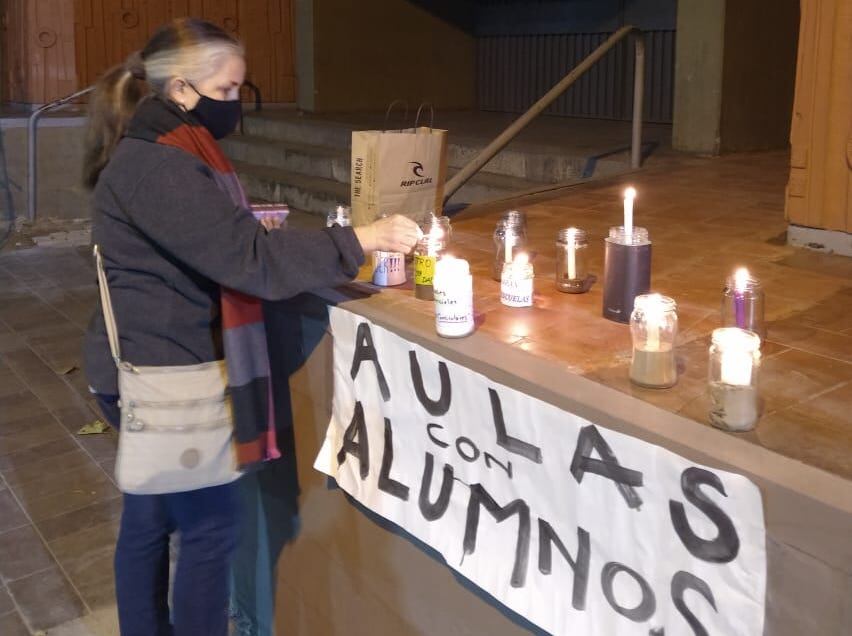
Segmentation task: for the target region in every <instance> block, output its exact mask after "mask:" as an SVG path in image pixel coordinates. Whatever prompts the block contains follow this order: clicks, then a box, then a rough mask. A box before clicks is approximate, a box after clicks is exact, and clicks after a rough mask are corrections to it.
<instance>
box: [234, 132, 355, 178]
mask: <svg viewBox="0 0 852 636" xmlns="http://www.w3.org/2000/svg"><path fill="white" fill-rule="evenodd" d="M220 144H221V145H222V148H223V149H224V150H225V153H226V154H227V155H228V156H229V157H230V158H231V160H233V161H240V162H243V163H250V164H254V165H259V166H268V167H272V168H279V169H281V170H286V171H288V172H294V173H297V174H303V175H306V176H310V177H319V178H321V179H331V180H333V181H337V182H338V183H346V184H348V183H349V179H350V165H351V163H352V161H351V156H350V151H349V149H348V148H330V147H327V146H318V145H311V144H304V143H299V142H293V141H282V140H277V139H268V138H266V137H258V136H255V135H232V136H231V137H227V138H226V139H223V140H222V141H221V142H220Z"/></svg>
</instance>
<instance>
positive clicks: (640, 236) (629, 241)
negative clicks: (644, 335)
mask: <svg viewBox="0 0 852 636" xmlns="http://www.w3.org/2000/svg"><path fill="white" fill-rule="evenodd" d="M650 290H651V241H650V240H648V231H647V230H646V229H645V228H642V227H637V228H633V232H632V235H631V236H627V235H626V234H625V232H624V228H623V227H613V228H610V230H609V237H608V238H607V239H606V251H605V254H604V288H603V317H604V318H607V319H608V320H614V321H615V322H623V323H625V324H627V323H629V322H630V314H631V313H633V301H634V300H635V299H636V296H639V295H640V294H647V293H648V292H649V291H650Z"/></svg>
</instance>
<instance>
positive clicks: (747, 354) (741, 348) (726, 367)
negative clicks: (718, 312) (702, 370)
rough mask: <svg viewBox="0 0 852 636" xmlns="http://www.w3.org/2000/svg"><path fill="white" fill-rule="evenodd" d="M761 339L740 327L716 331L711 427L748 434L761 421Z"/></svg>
mask: <svg viewBox="0 0 852 636" xmlns="http://www.w3.org/2000/svg"><path fill="white" fill-rule="evenodd" d="M759 368H760V337H759V336H758V335H757V334H756V333H754V332H752V331H746V330H745V329H740V328H738V327H723V328H721V329H716V330H714V331H713V340H712V344H711V345H710V363H709V373H708V375H709V377H708V380H709V383H710V423H711V424H713V426H717V427H719V428H722V429H725V430H728V431H749V430H751V429H752V428H754V425H755V424H756V423H757V420H758V417H759V415H760V414H759V403H758V393H757V380H758V370H759Z"/></svg>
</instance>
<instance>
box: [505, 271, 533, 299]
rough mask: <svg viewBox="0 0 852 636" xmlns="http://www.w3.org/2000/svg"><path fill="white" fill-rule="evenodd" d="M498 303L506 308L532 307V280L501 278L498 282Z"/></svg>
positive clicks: (511, 277) (510, 277)
mask: <svg viewBox="0 0 852 636" xmlns="http://www.w3.org/2000/svg"><path fill="white" fill-rule="evenodd" d="M500 302H502V303H503V304H504V305H506V306H507V307H532V304H533V278H532V277H530V278H526V277H525V278H515V277H513V276H503V278H502V280H501V281H500Z"/></svg>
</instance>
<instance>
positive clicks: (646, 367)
mask: <svg viewBox="0 0 852 636" xmlns="http://www.w3.org/2000/svg"><path fill="white" fill-rule="evenodd" d="M630 335H631V336H632V338H633V358H632V361H631V364H630V380H631V382H633V383H634V384H637V385H639V386H642V387H646V388H651V389H667V388H669V387H672V386H674V385H675V384H677V361H676V360H675V340H676V338H677V304H676V303H675V301H674V300H673V299H671V298H669V297H668V296H662V295H661V294H642V295H640V296H637V297H636V300H635V302H634V305H633V313H632V314H631V315H630Z"/></svg>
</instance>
